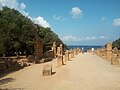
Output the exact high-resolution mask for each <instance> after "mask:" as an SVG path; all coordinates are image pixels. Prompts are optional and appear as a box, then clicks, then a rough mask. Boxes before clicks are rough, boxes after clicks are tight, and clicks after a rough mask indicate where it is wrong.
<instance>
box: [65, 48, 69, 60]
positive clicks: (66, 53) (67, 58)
mask: <svg viewBox="0 0 120 90" xmlns="http://www.w3.org/2000/svg"><path fill="white" fill-rule="evenodd" d="M68 60H69V51H68V50H66V52H65V62H66V61H68Z"/></svg>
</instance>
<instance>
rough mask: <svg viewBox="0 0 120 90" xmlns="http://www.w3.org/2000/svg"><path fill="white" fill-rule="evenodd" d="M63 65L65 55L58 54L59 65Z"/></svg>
mask: <svg viewBox="0 0 120 90" xmlns="http://www.w3.org/2000/svg"><path fill="white" fill-rule="evenodd" d="M62 65H63V55H58V57H57V66H62Z"/></svg>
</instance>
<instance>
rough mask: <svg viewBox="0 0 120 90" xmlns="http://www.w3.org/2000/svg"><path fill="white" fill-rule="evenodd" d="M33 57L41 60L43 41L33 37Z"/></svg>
mask: <svg viewBox="0 0 120 90" xmlns="http://www.w3.org/2000/svg"><path fill="white" fill-rule="evenodd" d="M34 47H35V56H37V57H38V58H39V59H42V57H43V41H42V39H41V38H40V37H39V36H36V37H35V44H34Z"/></svg>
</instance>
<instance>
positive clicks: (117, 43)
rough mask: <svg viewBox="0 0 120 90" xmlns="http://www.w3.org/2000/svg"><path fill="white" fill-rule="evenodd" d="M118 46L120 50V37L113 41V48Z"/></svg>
mask: <svg viewBox="0 0 120 90" xmlns="http://www.w3.org/2000/svg"><path fill="white" fill-rule="evenodd" d="M114 47H117V48H118V49H119V50H120V38H119V39H117V40H115V41H113V48H114Z"/></svg>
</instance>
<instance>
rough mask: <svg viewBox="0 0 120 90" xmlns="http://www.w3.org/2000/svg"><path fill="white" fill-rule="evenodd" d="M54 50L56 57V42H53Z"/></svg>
mask: <svg viewBox="0 0 120 90" xmlns="http://www.w3.org/2000/svg"><path fill="white" fill-rule="evenodd" d="M53 52H54V58H56V55H57V49H56V42H53Z"/></svg>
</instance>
